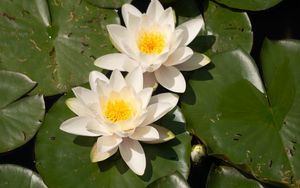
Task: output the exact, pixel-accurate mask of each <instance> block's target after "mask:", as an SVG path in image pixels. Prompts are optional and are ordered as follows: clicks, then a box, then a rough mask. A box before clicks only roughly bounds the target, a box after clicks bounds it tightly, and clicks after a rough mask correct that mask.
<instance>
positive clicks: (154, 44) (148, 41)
mask: <svg viewBox="0 0 300 188" xmlns="http://www.w3.org/2000/svg"><path fill="white" fill-rule="evenodd" d="M164 46H165V37H164V35H163V34H162V33H160V32H157V31H151V32H142V33H141V34H140V36H139V39H138V48H139V50H140V51H141V52H143V53H145V54H160V53H161V52H162V51H163V49H164Z"/></svg>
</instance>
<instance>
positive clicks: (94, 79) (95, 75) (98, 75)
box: [89, 58, 109, 92]
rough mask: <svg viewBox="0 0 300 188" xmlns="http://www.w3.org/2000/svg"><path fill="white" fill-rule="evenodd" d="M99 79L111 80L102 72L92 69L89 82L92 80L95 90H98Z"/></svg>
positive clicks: (91, 83)
mask: <svg viewBox="0 0 300 188" xmlns="http://www.w3.org/2000/svg"><path fill="white" fill-rule="evenodd" d="M98 59H99V58H98ZM96 61H97V60H96ZM97 80H102V81H104V82H106V83H108V82H109V80H108V78H107V77H106V76H105V75H104V74H103V73H102V72H98V71H92V72H90V75H89V82H90V86H91V89H92V91H94V92H96V91H97Z"/></svg>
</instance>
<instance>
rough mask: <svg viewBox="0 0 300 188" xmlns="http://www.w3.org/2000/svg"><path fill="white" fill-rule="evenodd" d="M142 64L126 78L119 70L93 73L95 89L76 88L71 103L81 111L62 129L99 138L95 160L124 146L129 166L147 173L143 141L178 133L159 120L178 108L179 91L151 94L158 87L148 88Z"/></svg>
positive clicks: (68, 103)
mask: <svg viewBox="0 0 300 188" xmlns="http://www.w3.org/2000/svg"><path fill="white" fill-rule="evenodd" d="M142 74H143V73H142V70H141V69H140V68H138V69H136V70H134V71H132V72H130V73H128V75H127V76H126V77H125V79H124V78H123V76H122V74H121V73H120V72H119V71H118V70H114V71H113V72H112V75H111V77H110V80H109V79H108V78H107V77H106V76H105V75H103V74H102V73H100V72H97V71H92V72H91V73H90V76H89V82H90V87H91V90H89V89H86V88H83V87H76V88H73V93H74V94H75V96H76V98H70V99H68V100H67V102H66V104H67V106H68V107H69V108H70V109H71V110H72V111H73V112H74V113H75V114H77V116H76V117H73V118H71V119H68V120H66V121H64V122H63V123H62V124H61V126H60V129H61V130H63V131H65V132H68V133H71V134H75V135H81V136H94V137H98V140H97V142H96V144H95V145H94V146H93V148H92V151H91V160H92V162H98V161H103V160H105V159H107V158H108V157H110V156H111V155H113V154H114V153H116V152H117V150H118V149H119V150H120V153H121V156H122V158H123V160H124V161H125V162H126V164H127V165H128V166H129V168H130V169H131V170H132V171H133V172H135V173H136V174H138V175H143V174H144V171H145V168H146V159H145V154H144V151H143V148H142V146H141V144H140V143H139V141H142V142H146V143H161V142H165V141H168V140H170V139H172V138H174V134H173V133H172V132H171V131H169V130H167V129H165V128H163V127H160V126H158V125H155V124H154V122H155V121H156V120H158V119H160V118H161V117H162V116H164V115H165V114H166V113H167V112H169V111H170V110H172V109H173V108H174V107H175V106H176V104H177V102H178V96H177V95H174V94H171V93H163V94H158V95H156V96H153V97H151V95H152V91H153V89H152V88H144V89H143V75H142Z"/></svg>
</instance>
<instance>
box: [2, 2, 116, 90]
mask: <svg viewBox="0 0 300 188" xmlns="http://www.w3.org/2000/svg"><path fill="white" fill-rule="evenodd" d="M110 23H119V17H118V15H117V13H116V12H115V11H114V10H108V9H101V8H97V7H95V6H92V5H91V4H89V3H87V2H85V1H73V0H49V1H47V0H34V1H32V2H28V1H27V0H19V1H10V0H1V1H0V28H1V29H0V41H1V42H0V69H5V70H11V71H16V72H21V73H23V74H26V75H28V76H29V77H30V78H32V79H33V80H35V81H37V82H38V86H37V87H36V88H35V89H34V91H33V92H32V93H43V94H44V95H47V96H48V95H54V94H57V93H61V92H65V91H67V90H69V89H70V88H71V87H72V86H74V85H79V84H82V83H85V82H87V81H88V80H87V78H88V74H89V72H90V71H91V70H94V69H97V68H96V66H94V64H93V61H94V60H95V58H97V57H98V56H101V55H103V54H107V53H110V52H112V51H114V50H113V47H112V45H111V43H110V41H109V37H108V34H107V32H106V27H105V26H106V25H107V24H110Z"/></svg>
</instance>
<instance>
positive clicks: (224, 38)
mask: <svg viewBox="0 0 300 188" xmlns="http://www.w3.org/2000/svg"><path fill="white" fill-rule="evenodd" d="M204 21H205V27H206V31H207V35H213V36H215V37H216V41H215V43H214V44H213V46H212V48H211V51H212V52H213V53H220V52H224V51H228V50H233V49H236V48H239V47H240V48H242V49H244V50H245V51H247V52H248V53H250V51H251V49H252V44H253V33H252V26H251V22H250V20H249V17H248V15H247V13H245V12H238V11H236V10H235V11H234V10H231V9H229V8H225V7H222V6H220V5H219V4H217V3H214V2H212V1H209V5H208V7H207V9H206V11H205V12H204Z"/></svg>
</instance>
